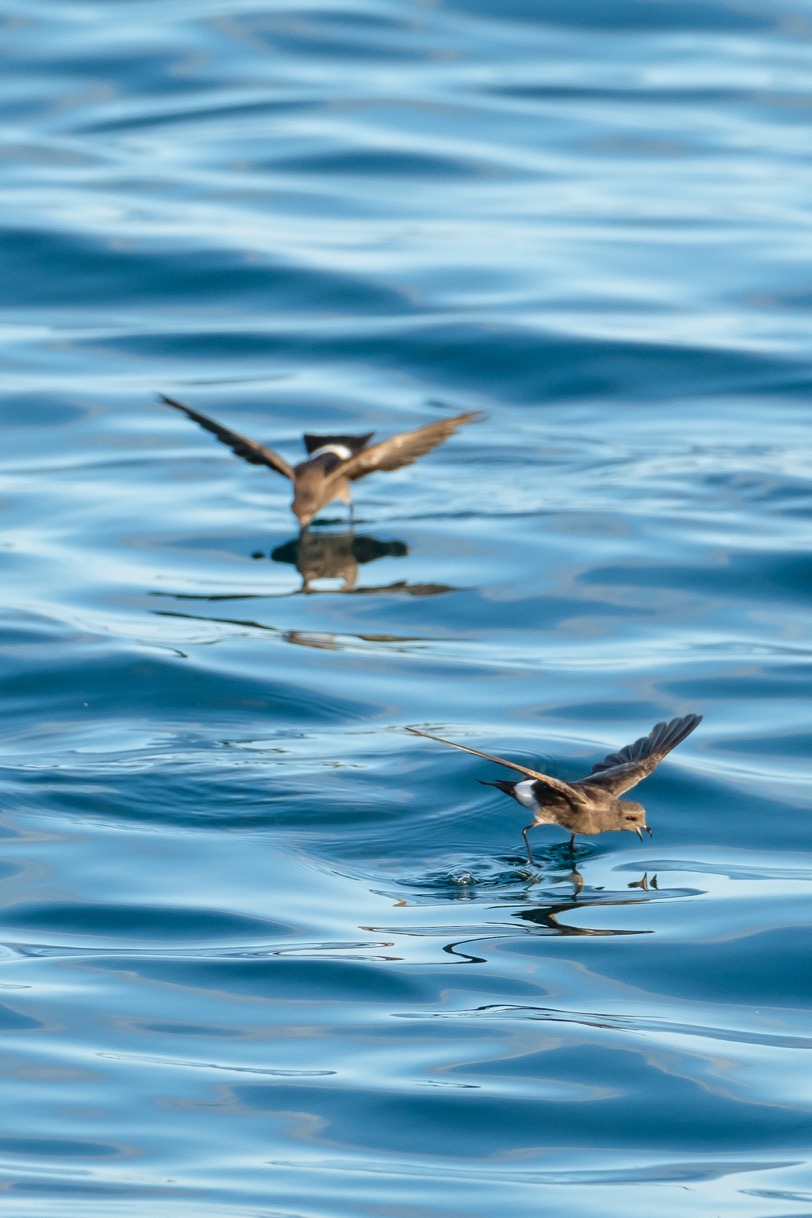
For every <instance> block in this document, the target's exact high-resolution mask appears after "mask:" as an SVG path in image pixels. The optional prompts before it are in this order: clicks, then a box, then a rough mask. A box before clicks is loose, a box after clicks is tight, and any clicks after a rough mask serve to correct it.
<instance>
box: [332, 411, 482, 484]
mask: <svg viewBox="0 0 812 1218" xmlns="http://www.w3.org/2000/svg"><path fill="white" fill-rule="evenodd" d="M481 418H483V415H482V412H481V411H478V410H469V411H467V412H466V413H465V414H458V415H454V417H453V418H451V419H440V421H439V422H437V423H427V424H426V426H425V427H418V428H417V429H416V430H415V431H402V432H401V433H400V435H398V436H392V438H391V440H381V441H380V443H379V444H373V445H371V446H370V447H369V448H365V449H364V450H363V451H362V452H360V453H356V455H355V456H353V457H350V458H349V459H348V460H347V461H342V463H341V465H339V466H337V467H336V469H335V470H333V471H332V474H331V476H332V477H333V478H349V479H350V481H351V482H355V480H356V479H357V478H364V477H366V475H367V474H371V473H373V472H374V471H375V470H391V469H400V468H401V466H403V465H411V463H412V461H416V460H417V458H418V457H422V456H423V455H424V454H425V453H428V452H431V450H432V449H433V448H436V447H437V445H438V444H442V443H443V441H444V440H447V439H448V437H449V436H450V435H452V434H453V432H455V431H456V430H457V428H458V427H464V426H465V424H467V423H475V422H476V421H477V420H478V419H481Z"/></svg>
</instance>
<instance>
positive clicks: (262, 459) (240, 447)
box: [158, 393, 293, 482]
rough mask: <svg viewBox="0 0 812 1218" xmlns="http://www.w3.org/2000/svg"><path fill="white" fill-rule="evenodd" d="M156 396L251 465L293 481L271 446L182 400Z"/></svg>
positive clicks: (282, 461) (282, 459) (283, 461)
mask: <svg viewBox="0 0 812 1218" xmlns="http://www.w3.org/2000/svg"><path fill="white" fill-rule="evenodd" d="M158 396H159V397H160V399H161V401H162V402H163V403H164V404H165V405H166V406H174V408H175V410H182V411H183V413H184V414H185V415H188V416H189V418H190V419H191V420H192V422H193V423H198V424H199V425H200V426H201V427H204V428H205V429H206V431H210V432H211V434H212V435H213V436H216V437H217V439H218V440H219V441H220V443H221V444H227V445H228V447H229V448H230V449H231V451H232V452H234V453H236V454H237V456H238V457H242V459H243V460H244V461H249V462H250V463H251V465H267V466H268V467H269V469H274V470H276V472H277V473H278V474H283V475H284V477H286V478H290V480H291V482H292V481H293V469H292V467H291V466H290V465H288V463H287V461H286V460H285V458H284V457H280V456H279V453H275V452H274V450H273V449H272V448H266V447H265V446H264V444H257V442H256V440H249V439H248V437H247V436H241V435H240V433H239V432H237V431H231V429H230V428H228V427H223V426H222V424H220V423H216V422H215V421H214V419H209V418H207V416H206V415H204V414H201V413H200V412H199V411H198V410H192V408H191V406H184V404H183V402H176V401H175V399H174V398H168V397H166V395H165V394H163V393H160V394H159V395H158Z"/></svg>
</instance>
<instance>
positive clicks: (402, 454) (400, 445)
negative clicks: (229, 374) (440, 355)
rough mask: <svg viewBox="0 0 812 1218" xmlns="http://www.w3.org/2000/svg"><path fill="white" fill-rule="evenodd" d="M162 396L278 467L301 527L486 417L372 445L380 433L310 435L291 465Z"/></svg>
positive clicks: (475, 414)
mask: <svg viewBox="0 0 812 1218" xmlns="http://www.w3.org/2000/svg"><path fill="white" fill-rule="evenodd" d="M159 396H160V399H161V401H162V402H164V403H165V404H166V405H167V406H174V408H175V409H176V410H182V411H183V413H184V414H185V415H187V416H188V417H189V418H190V419H191V420H192V422H194V423H198V424H199V425H200V426H201V427H204V428H205V429H206V431H210V432H211V433H212V435H214V436H216V437H217V439H218V440H220V441H221V443H223V444H227V445H228V447H229V448H230V449H231V451H232V452H234V453H236V454H237V456H238V457H242V458H243V459H244V460H245V461H248V462H250V463H251V465H267V466H268V468H269V469H273V470H276V472H277V473H278V474H282V475H283V476H284V477H285V478H288V479H290V481H291V482H292V483H293V503H292V505H291V506H292V509H293V513H294V515H295V516H296V517H297V519H298V521H299V525H300V526H301V528H303V529H306V528H307V526H308V525H309V524H310V522H311V521H312V520H313V518H314V517H315V516H316V514H317V513H318V512H319V511H320V510H321V509H322V508H323V507H324V506H325V505H326V504H328V503H331V502H332V501H333V500H334V499H341V500H342V501H343V502H344V503H347V504H350V508H351V505H352V488H351V485H350V484H351V483H353V482H356V481H357V480H358V479H359V478H365V477H366V476H367V474H373V473H375V471H376V470H393V469H400V468H401V466H403V465H411V463H412V461H416V460H417V458H418V457H422V456H423V455H424V454H425V453H427V452H431V450H432V449H433V448H436V446H437V445H438V444H442V443H443V441H444V440H447V439H448V437H449V436H450V435H451V434H452V433H453V432H455V431H456V430H457V428H458V427H463V426H464V425H465V424H467V423H474V422H476V421H477V420H478V419H481V418H482V417H483V416H482V414H481V412H480V411H477V410H469V411H466V413H465V414H458V415H454V416H453V417H452V418H450V419H439V420H438V421H437V422H436V423H427V424H426V426H425V427H418V428H416V429H415V430H414V431H402V432H400V434H399V435H397V436H392V437H391V439H389V440H381V441H380V442H379V443H378V444H370V440H371V439H372V437H373V436H374V435H375V433H374V432H373V431H371V432H368V434H367V435H365V436H314V435H305V437H304V443H305V448H306V449H307V458H306V460H304V461H300V462H299V464H298V465H289V464H288V462H287V461H286V460H285V458H284V457H280V455H279V453H276V452H274V450H273V449H272V448H266V447H265V445H264V444H258V443H257V442H256V440H249V439H248V437H247V436H241V435H240V434H239V432H236V431H232V430H231V428H229V427H223V425H222V424H221V423H217V422H215V420H214V419H210V418H208V417H207V416H206V415H204V414H200V412H199V411H197V410H192V408H191V406H184V404H183V402H177V401H175V399H174V398H168V397H166V396H165V394H160V395H159Z"/></svg>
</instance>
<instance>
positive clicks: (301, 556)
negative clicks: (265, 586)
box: [270, 529, 454, 596]
mask: <svg viewBox="0 0 812 1218" xmlns="http://www.w3.org/2000/svg"><path fill="white" fill-rule="evenodd" d="M408 553H409V547H408V546H407V544H406V542H405V541H382V540H380V539H378V538H377V537H365V536H363V535H359V534H357V533H356V532H355V530H354V529H347V530H345V531H344V532H341V533H327V532H323V531H321V530H319V531H318V532H314V531H312V530H310V529H303V530H302V532H301V533H299V534H297V536H296V537H292V538H291V539H290V541H287V542H285V544H284V545H281V546H277V547H276V549H274V550H272V551H271V553H270V559H271V561H272V562H278V563H288V564H290V565H291V566H295V567H296V570H297V571H298V572H299V574H300V575H301V577H302V586H301V588H299V589H298V591H299V592H306V593H309V594H312V593H315V592H354V593H356V594H361V593H366V594H369V593H374V592H400V593H405V594H406V595H407V596H438V595H440V594H441V593H443V592H453V591H454V588H453V587H452V585H451V584H438V583H419V584H410V583H408V582H407V581H406V580H396V581H394V582H393V583H389V584H376V585H362V586H361V587H358V569H359V567H361V566H365V565H366V564H367V563H371V562H377V561H378V559H380V558H405V557H406V555H407V554H408ZM322 580H333V581H335V580H341V581H342V583H341V587H339V588H336V587H330V588H318V587H316V586H315V585H316V584H317V583H318V582H319V581H322Z"/></svg>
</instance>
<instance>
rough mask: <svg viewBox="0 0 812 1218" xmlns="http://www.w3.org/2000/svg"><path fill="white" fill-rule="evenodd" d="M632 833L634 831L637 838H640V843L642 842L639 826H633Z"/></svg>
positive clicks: (641, 832) (641, 831)
mask: <svg viewBox="0 0 812 1218" xmlns="http://www.w3.org/2000/svg"><path fill="white" fill-rule="evenodd" d="M634 831H635V833H636V834H637V836H638V837H639V838H640V841H641V842H642V840H643V830H642V829H641V828H640V826H639V825H635V826H634Z"/></svg>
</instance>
